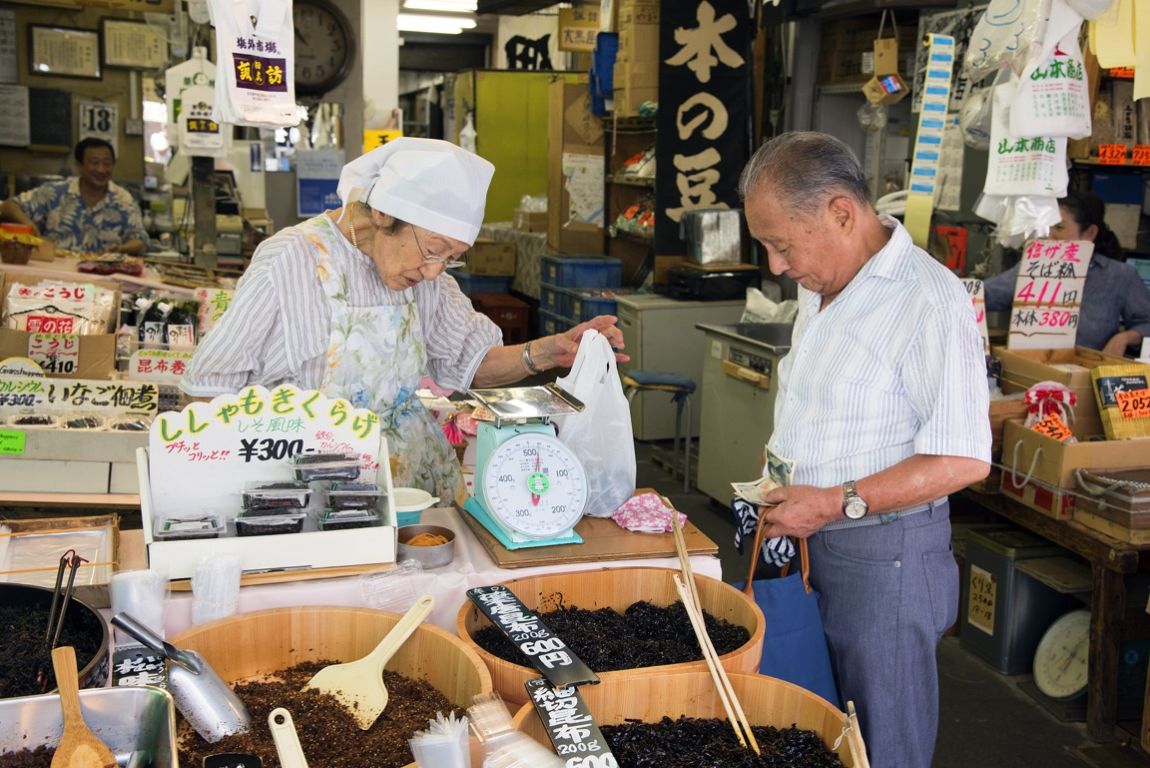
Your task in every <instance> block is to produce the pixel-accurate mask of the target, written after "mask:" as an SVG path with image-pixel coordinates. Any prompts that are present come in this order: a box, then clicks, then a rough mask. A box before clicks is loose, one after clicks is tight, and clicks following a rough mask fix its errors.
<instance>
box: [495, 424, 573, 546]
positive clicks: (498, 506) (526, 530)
mask: <svg viewBox="0 0 1150 768" xmlns="http://www.w3.org/2000/svg"><path fill="white" fill-rule="evenodd" d="M482 483H483V497H484V499H485V501H486V507H487V511H488V512H489V513H490V514H491V515H492V516H494V517H495V518H496V519H497V520H499V521H500V522H501V523H503V525H505V526H506V527H508V528H510V529H511V530H513V531H515V532H516V533H519V534H521V535H523V536H528V537H531V538H537V539H543V538H547V537H550V536H554V535H556V534H559V533H562V532H563V531H566V530H568V529H569V528H571V527H572V526H573V525H575V523H577V522H578V521H579V518H580V517H582V516H583V508H584V507H585V506H586V504H587V478H586V475H585V474H584V472H583V465H582V464H580V463H579V459H578V458H576V456H575V454H573V453H572V452H571V451H570V449H568V448H567V446H566V445H564V444H563V443H561V442H559V441H558V440H557V439H555V438H554V437H551V436H550V435H544V434H539V433H527V434H522V435H516V436H515V437H512V438H511V439H509V440H507V441H505V442H502V443H500V444H499V445H498V446H497V447H496V448H495V450H494V451H493V452H492V453H491V456H490V458H489V459H488V460H487V466H486V469H485V470H484V472H483V478H482Z"/></svg>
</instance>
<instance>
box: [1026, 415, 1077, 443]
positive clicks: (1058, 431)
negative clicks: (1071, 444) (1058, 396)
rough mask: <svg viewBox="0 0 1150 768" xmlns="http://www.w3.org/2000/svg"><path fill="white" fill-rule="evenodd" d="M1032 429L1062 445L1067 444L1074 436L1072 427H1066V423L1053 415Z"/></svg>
mask: <svg viewBox="0 0 1150 768" xmlns="http://www.w3.org/2000/svg"><path fill="white" fill-rule="evenodd" d="M1031 429H1033V430H1034V431H1035V432H1037V433H1038V434H1040V435H1046V436H1047V437H1049V438H1051V439H1053V440H1057V441H1058V442H1060V443H1064V442H1066V441H1067V440H1068V439H1069V438H1070V436H1071V435H1072V434H1073V433H1072V432H1071V431H1070V427H1068V426H1066V422H1065V421H1063V420H1062V419H1061V418H1059V417H1058V416H1057V415H1056V414H1053V413H1052V414H1050V415H1049V416H1047V417H1045V418H1044V419H1042V421H1040V422H1038V423H1037V424H1035V425H1034V426H1032V427H1031Z"/></svg>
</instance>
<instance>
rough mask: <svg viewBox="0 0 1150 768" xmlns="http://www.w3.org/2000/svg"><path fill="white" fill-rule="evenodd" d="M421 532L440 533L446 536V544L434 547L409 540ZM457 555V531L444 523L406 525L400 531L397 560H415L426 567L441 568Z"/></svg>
mask: <svg viewBox="0 0 1150 768" xmlns="http://www.w3.org/2000/svg"><path fill="white" fill-rule="evenodd" d="M421 533H438V534H439V535H440V536H445V537H446V538H447V542H446V543H445V544H437V545H435V546H432V547H420V546H418V545H414V546H413V545H411V544H408V543H407V542H408V541H410V540H411V539H413V538H414V537H416V536H418V535H419V534H421ZM454 557H455V531H453V530H451V529H450V528H444V527H443V526H442V525H404V526H401V527H400V529H399V532H398V545H397V547H396V559H397V560H400V561H402V560H415V561H417V562H419V563H420V564H422V565H423V567H424V568H439V567H440V566H444V565H447V564H448V563H450V562H451V561H452V559H453V558H454Z"/></svg>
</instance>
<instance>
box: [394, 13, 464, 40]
mask: <svg viewBox="0 0 1150 768" xmlns="http://www.w3.org/2000/svg"><path fill="white" fill-rule="evenodd" d="M397 26H398V27H399V31H401V32H431V33H435V34H441V35H458V34H459V33H460V32H462V31H463V30H465V29H474V28H475V19H469V18H467V17H465V16H432V15H428V14H418V13H401V14H399V17H398V19H397Z"/></svg>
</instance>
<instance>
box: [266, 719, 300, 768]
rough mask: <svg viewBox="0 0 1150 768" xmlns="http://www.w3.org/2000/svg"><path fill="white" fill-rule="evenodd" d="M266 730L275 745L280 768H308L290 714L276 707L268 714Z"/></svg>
mask: <svg viewBox="0 0 1150 768" xmlns="http://www.w3.org/2000/svg"><path fill="white" fill-rule="evenodd" d="M268 728H270V729H271V732H272V740H273V741H275V743H276V756H277V757H278V758H279V761H280V768H308V765H307V757H305V756H304V753H303V747H301V746H300V743H299V734H297V733H296V731H295V723H294V722H292V719H291V712H288V711H287V710H286V709H284V708H283V707H276V708H275V709H273V710H272V711H271V712H269V713H268Z"/></svg>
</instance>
